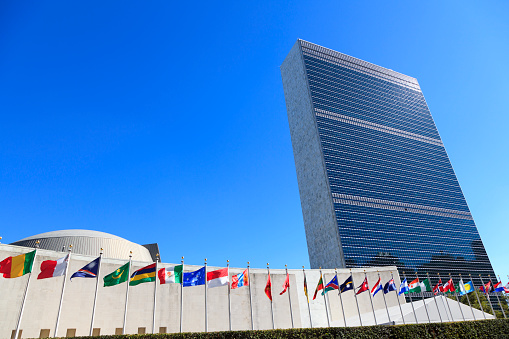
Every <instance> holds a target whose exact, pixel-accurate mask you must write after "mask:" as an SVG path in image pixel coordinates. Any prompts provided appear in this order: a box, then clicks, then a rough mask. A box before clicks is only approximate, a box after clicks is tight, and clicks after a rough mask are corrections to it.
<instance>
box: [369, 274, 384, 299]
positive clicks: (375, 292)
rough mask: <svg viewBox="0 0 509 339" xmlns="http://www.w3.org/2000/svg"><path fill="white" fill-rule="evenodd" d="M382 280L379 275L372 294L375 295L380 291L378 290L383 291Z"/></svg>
mask: <svg viewBox="0 0 509 339" xmlns="http://www.w3.org/2000/svg"><path fill="white" fill-rule="evenodd" d="M381 281H382V279H381V278H380V277H378V281H377V282H376V284H375V286H373V288H372V289H371V295H372V296H373V297H374V296H375V294H377V293H378V291H383V288H382V284H381Z"/></svg>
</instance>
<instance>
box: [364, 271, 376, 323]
mask: <svg viewBox="0 0 509 339" xmlns="http://www.w3.org/2000/svg"><path fill="white" fill-rule="evenodd" d="M364 279H365V280H366V283H367V282H368V275H367V274H366V270H364ZM368 292H369V301H370V302H371V309H372V310H373V318H374V319H375V325H378V322H377V320H376V314H375V307H373V296H372V295H371V290H370V289H369V284H368Z"/></svg>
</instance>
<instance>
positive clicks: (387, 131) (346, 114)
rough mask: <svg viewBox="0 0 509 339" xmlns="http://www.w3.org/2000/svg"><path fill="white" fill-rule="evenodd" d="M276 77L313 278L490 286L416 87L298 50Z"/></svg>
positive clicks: (319, 51) (334, 57) (484, 259)
mask: <svg viewBox="0 0 509 339" xmlns="http://www.w3.org/2000/svg"><path fill="white" fill-rule="evenodd" d="M281 73H282V78H283V86H284V92H285V98H286V105H287V111H288V120H289V124H290V132H291V138H292V145H293V151H294V157H295V164H296V170H297V179H298V183H299V192H300V197H301V205H302V211H303V217H304V225H305V229H306V238H307V243H308V251H309V257H310V262H311V267H312V268H318V267H320V266H321V267H325V268H335V267H347V268H348V267H362V266H386V265H396V266H397V267H398V270H399V271H400V273H401V271H406V275H407V276H414V273H415V272H418V273H419V276H421V277H425V275H426V273H427V272H429V274H430V276H432V277H435V278H436V277H437V276H438V275H437V273H439V274H440V276H441V277H442V280H448V276H449V273H451V274H452V275H453V277H454V278H455V281H457V279H458V275H459V274H461V275H462V277H463V278H464V280H465V279H468V278H469V277H468V274H472V277H473V278H475V280H474V282H475V283H476V284H477V286H478V285H479V284H480V282H479V279H478V277H479V274H482V275H483V278H484V279H485V280H486V279H487V278H485V276H486V277H487V276H488V275H491V277H492V278H494V272H493V268H492V266H491V263H490V261H489V259H488V256H487V254H486V251H485V249H484V246H483V243H482V241H481V238H480V236H479V233H478V232H477V228H476V225H475V223H474V220H473V218H472V215H471V214H470V211H469V209H468V206H467V203H466V201H465V197H464V196H463V193H462V191H461V188H460V185H459V183H458V180H457V178H456V175H455V173H454V170H453V168H452V166H451V163H450V161H449V158H448V156H447V153H446V151H445V148H444V145H443V143H442V140H441V138H440V135H439V134H438V131H437V128H436V126H435V123H434V121H433V118H432V117H431V114H430V112H429V109H428V106H427V104H426V101H425V99H424V96H423V94H422V92H421V89H420V87H419V84H418V82H417V80H416V79H415V78H412V77H409V76H406V75H403V74H400V73H397V72H395V71H392V70H389V69H386V68H383V67H379V66H376V65H374V64H371V63H368V62H365V61H362V60H359V59H356V58H353V57H350V56H347V55H344V54H341V53H338V52H335V51H332V50H330V49H327V48H323V47H321V46H317V45H314V44H311V43H309V42H306V41H302V40H298V41H297V42H296V44H295V45H294V47H293V48H292V50H291V51H290V53H289V54H288V56H287V57H286V59H285V61H284V62H283V64H282V66H281ZM465 275H466V276H465ZM444 282H445V281H444Z"/></svg>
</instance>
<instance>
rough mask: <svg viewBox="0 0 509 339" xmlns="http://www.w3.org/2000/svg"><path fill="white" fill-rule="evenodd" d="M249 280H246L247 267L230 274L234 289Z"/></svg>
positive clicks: (247, 283) (246, 284)
mask: <svg viewBox="0 0 509 339" xmlns="http://www.w3.org/2000/svg"><path fill="white" fill-rule="evenodd" d="M248 285H249V280H248V274H247V268H246V269H245V270H244V272H242V273H239V274H235V275H233V276H232V287H231V288H232V289H236V288H239V287H242V286H248Z"/></svg>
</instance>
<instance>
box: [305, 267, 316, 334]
mask: <svg viewBox="0 0 509 339" xmlns="http://www.w3.org/2000/svg"><path fill="white" fill-rule="evenodd" d="M302 273H303V274H304V283H305V284H306V291H307V295H306V299H307V302H308V313H309V327H310V328H313V321H312V320H311V307H310V306H309V290H308V282H307V280H306V271H305V270H304V266H302Z"/></svg>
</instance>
